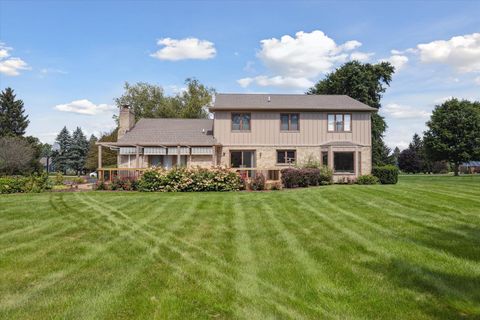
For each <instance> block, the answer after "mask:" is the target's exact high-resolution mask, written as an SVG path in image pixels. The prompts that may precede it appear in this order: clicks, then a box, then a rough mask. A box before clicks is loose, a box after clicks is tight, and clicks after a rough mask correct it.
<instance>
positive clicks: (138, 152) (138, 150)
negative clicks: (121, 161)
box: [135, 146, 140, 169]
mask: <svg viewBox="0 0 480 320" xmlns="http://www.w3.org/2000/svg"><path fill="white" fill-rule="evenodd" d="M138 168H140V147H139V146H136V149H135V169H138Z"/></svg>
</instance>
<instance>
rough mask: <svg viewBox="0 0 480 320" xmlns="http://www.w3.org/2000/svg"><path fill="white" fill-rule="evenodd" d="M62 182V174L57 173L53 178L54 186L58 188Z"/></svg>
mask: <svg viewBox="0 0 480 320" xmlns="http://www.w3.org/2000/svg"><path fill="white" fill-rule="evenodd" d="M63 181H64V178H63V174H62V173H61V172H57V173H56V174H55V178H54V183H55V185H56V186H60V185H62V184H63Z"/></svg>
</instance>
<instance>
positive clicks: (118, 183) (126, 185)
mask: <svg viewBox="0 0 480 320" xmlns="http://www.w3.org/2000/svg"><path fill="white" fill-rule="evenodd" d="M110 189H111V190H123V191H134V190H137V189H138V182H137V180H136V179H135V178H133V177H121V178H118V177H116V178H115V179H113V181H112V183H111V185H110Z"/></svg>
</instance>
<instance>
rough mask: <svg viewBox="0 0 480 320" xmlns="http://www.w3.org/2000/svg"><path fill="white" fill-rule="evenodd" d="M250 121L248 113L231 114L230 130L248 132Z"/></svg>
mask: <svg viewBox="0 0 480 320" xmlns="http://www.w3.org/2000/svg"><path fill="white" fill-rule="evenodd" d="M250 119H251V115H250V113H232V130H234V131H249V130H250Z"/></svg>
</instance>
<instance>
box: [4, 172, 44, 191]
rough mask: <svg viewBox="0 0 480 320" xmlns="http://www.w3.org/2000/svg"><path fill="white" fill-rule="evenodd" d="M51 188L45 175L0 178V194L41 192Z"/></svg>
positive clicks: (35, 174)
mask: <svg viewBox="0 0 480 320" xmlns="http://www.w3.org/2000/svg"><path fill="white" fill-rule="evenodd" d="M51 188H52V184H51V183H50V180H49V178H48V175H47V174H46V173H41V174H38V173H34V174H32V175H31V176H28V177H3V178H0V193H20V192H42V191H45V190H49V189H51Z"/></svg>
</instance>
